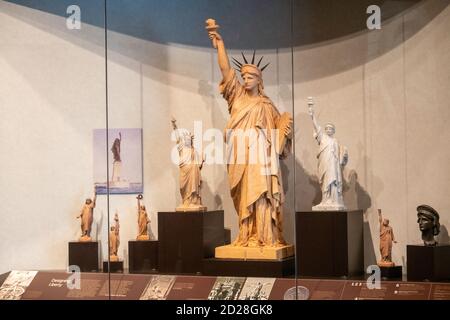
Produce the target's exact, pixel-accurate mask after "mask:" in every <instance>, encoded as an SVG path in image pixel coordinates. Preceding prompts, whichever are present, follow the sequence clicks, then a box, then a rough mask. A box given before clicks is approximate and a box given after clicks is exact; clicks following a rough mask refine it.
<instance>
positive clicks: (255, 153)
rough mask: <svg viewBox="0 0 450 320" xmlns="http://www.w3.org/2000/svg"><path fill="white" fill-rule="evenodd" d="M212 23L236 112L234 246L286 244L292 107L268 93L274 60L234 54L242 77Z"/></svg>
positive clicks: (231, 141) (225, 87) (230, 132)
mask: <svg viewBox="0 0 450 320" xmlns="http://www.w3.org/2000/svg"><path fill="white" fill-rule="evenodd" d="M206 29H207V30H208V35H209V38H210V39H211V40H212V41H213V46H214V47H215V48H217V55H218V63H219V67H220V71H221V73H222V77H223V79H222V81H221V83H220V93H221V94H222V96H223V97H224V99H225V100H226V101H227V103H228V111H229V113H230V119H229V121H228V124H227V126H226V133H225V142H226V144H227V171H228V182H229V187H230V193H231V197H232V198H233V202H234V207H235V209H236V211H237V214H238V216H239V235H238V236H237V239H236V240H235V241H234V242H233V244H232V246H234V247H247V248H248V247H258V248H269V247H272V248H274V247H282V246H286V242H285V240H284V238H283V234H282V220H283V202H284V192H283V188H282V180H281V169H280V164H279V158H280V157H284V156H286V155H287V153H288V152H289V151H290V145H291V136H292V129H291V127H292V117H291V115H290V114H289V113H283V114H280V112H279V111H278V109H277V108H276V107H275V105H274V104H273V102H272V101H271V100H270V99H269V97H267V96H266V94H265V93H264V84H263V77H262V72H263V71H264V69H265V68H266V67H267V66H268V64H266V65H264V66H263V67H260V64H261V60H262V57H261V58H260V59H259V61H258V62H257V63H255V52H253V57H252V59H251V61H248V60H247V58H246V57H245V56H244V54H242V57H243V59H244V60H243V62H239V61H238V60H237V59H233V63H234V64H235V66H236V68H237V69H236V70H237V71H238V72H239V73H240V76H241V78H242V82H241V81H240V79H239V78H238V74H237V73H236V72H235V70H234V69H233V68H231V67H230V63H229V60H228V55H227V51H226V49H225V45H224V41H223V39H222V37H221V36H220V34H219V33H218V32H217V29H218V26H217V25H216V22H215V21H214V20H213V19H208V20H207V21H206ZM242 135H244V136H245V137H244V139H242ZM242 141H244V142H243V143H242ZM239 142H241V143H242V144H239ZM219 248H222V247H219ZM236 252H237V250H236ZM246 252H250V250H247V251H246ZM217 256H218V248H216V257H217Z"/></svg>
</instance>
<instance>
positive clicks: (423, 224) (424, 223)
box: [417, 216, 433, 231]
mask: <svg viewBox="0 0 450 320" xmlns="http://www.w3.org/2000/svg"><path fill="white" fill-rule="evenodd" d="M417 223H418V224H419V228H420V231H425V230H431V229H433V221H432V220H431V219H429V218H427V217H425V216H419V218H418V219H417Z"/></svg>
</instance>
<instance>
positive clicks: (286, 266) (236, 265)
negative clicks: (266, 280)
mask: <svg viewBox="0 0 450 320" xmlns="http://www.w3.org/2000/svg"><path fill="white" fill-rule="evenodd" d="M294 271H295V258H294V257H293V256H292V257H288V258H285V259H282V260H241V259H223V258H221V259H216V258H211V259H204V260H203V275H205V276H236V277H271V278H283V277H289V276H293V275H294Z"/></svg>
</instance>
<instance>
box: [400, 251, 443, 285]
mask: <svg viewBox="0 0 450 320" xmlns="http://www.w3.org/2000/svg"><path fill="white" fill-rule="evenodd" d="M406 259H407V266H408V269H407V273H408V280H419V281H423V280H428V281H444V280H447V281H448V280H450V245H443V246H435V247H426V246H423V245H408V246H407V249H406Z"/></svg>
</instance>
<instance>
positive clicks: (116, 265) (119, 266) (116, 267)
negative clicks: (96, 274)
mask: <svg viewBox="0 0 450 320" xmlns="http://www.w3.org/2000/svg"><path fill="white" fill-rule="evenodd" d="M109 265H110V266H111V273H123V261H110V262H109ZM108 270H109V268H108V261H103V272H108Z"/></svg>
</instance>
